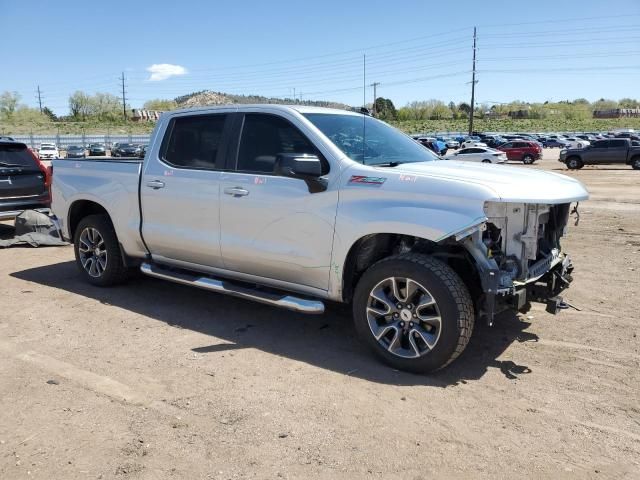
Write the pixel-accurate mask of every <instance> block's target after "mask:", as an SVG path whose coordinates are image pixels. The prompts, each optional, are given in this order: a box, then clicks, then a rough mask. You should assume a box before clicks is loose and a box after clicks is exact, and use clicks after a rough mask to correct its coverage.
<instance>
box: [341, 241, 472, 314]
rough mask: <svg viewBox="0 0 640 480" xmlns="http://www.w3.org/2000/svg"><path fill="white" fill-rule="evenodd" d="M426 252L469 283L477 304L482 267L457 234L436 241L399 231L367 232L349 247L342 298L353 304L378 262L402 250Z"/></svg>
mask: <svg viewBox="0 0 640 480" xmlns="http://www.w3.org/2000/svg"><path fill="white" fill-rule="evenodd" d="M409 252H411V253H422V254H426V255H430V256H433V257H434V258H437V259H438V260H440V261H442V262H443V263H445V264H447V265H449V266H450V267H451V268H452V269H453V270H454V271H455V272H456V273H457V274H458V275H459V276H460V277H461V278H462V280H463V282H464V283H465V285H466V286H467V288H468V290H469V292H470V293H471V296H472V298H473V300H474V303H475V302H477V301H479V299H480V296H481V295H482V287H481V282H480V273H479V269H478V266H477V264H476V262H475V260H474V259H473V257H472V256H471V255H470V254H469V252H468V251H467V249H466V248H465V247H464V246H463V245H462V244H461V243H459V242H457V241H455V238H454V237H448V238H447V239H445V240H443V241H433V240H429V239H426V238H421V237H417V236H413V235H407V234H398V233H373V234H367V235H364V236H362V237H360V238H359V239H358V240H356V241H355V242H354V243H353V244H352V245H351V248H350V249H349V251H348V253H347V256H346V259H345V262H344V266H343V269H342V279H341V280H342V301H344V302H346V303H350V302H351V300H352V297H353V293H354V291H355V287H356V285H357V283H358V281H359V280H360V277H362V275H363V274H364V272H365V271H366V270H367V269H368V268H369V267H370V266H371V265H373V264H374V263H376V262H378V261H380V260H382V259H384V258H387V257H390V256H393V255H397V254H400V253H409Z"/></svg>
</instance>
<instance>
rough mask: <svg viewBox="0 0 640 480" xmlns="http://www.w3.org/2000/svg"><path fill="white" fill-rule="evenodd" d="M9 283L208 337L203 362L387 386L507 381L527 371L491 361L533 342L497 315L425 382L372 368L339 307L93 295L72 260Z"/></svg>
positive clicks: (194, 295) (145, 292)
mask: <svg viewBox="0 0 640 480" xmlns="http://www.w3.org/2000/svg"><path fill="white" fill-rule="evenodd" d="M11 276H12V277H15V278H18V279H21V280H25V281H29V282H34V283H38V284H41V285H45V286H48V287H51V288H58V289H62V290H65V291H67V292H70V293H72V294H76V295H81V296H83V297H88V298H92V299H95V300H98V301H100V302H101V303H103V304H107V305H113V306H116V307H119V308H122V309H126V310H129V311H131V312H135V313H137V314H140V315H144V316H146V317H148V318H150V319H153V320H158V321H161V322H164V323H166V324H167V325H170V326H172V327H175V328H180V329H189V330H193V331H196V332H200V333H203V334H205V335H209V336H211V337H215V341H214V342H212V343H211V344H207V343H206V342H205V343H204V344H199V345H192V346H190V349H191V350H192V351H193V352H196V353H199V354H202V355H216V354H218V353H220V352H225V351H228V350H238V349H243V348H255V349H259V350H262V351H265V352H269V353H271V354H274V355H280V356H283V357H287V358H291V359H294V360H297V361H302V362H305V363H308V364H310V365H315V366H317V367H320V368H326V369H329V370H332V371H335V372H339V373H342V374H344V375H349V376H352V377H356V378H361V379H364V380H368V381H371V382H378V383H384V384H391V385H426V386H433V387H441V388H446V387H452V386H456V385H459V384H464V383H467V382H469V381H473V380H478V379H479V378H481V377H482V376H483V375H484V374H485V373H487V371H488V370H489V369H492V368H495V369H498V370H500V372H502V374H504V376H505V378H506V379H510V380H513V379H516V378H518V377H519V376H520V375H523V374H526V373H529V372H530V369H529V368H528V367H527V366H525V365H518V364H516V363H514V362H513V361H504V360H499V359H498V357H499V356H500V355H501V354H502V353H503V352H504V351H505V350H506V349H507V348H508V347H509V345H511V344H512V343H513V342H529V341H537V336H536V335H535V334H533V333H529V332H527V331H526V329H527V328H528V327H529V326H530V323H527V322H523V321H520V320H519V318H518V317H517V315H515V314H513V313H504V314H502V315H501V316H499V317H498V318H497V319H496V325H495V326H494V327H492V328H489V327H486V326H484V325H477V328H476V330H475V332H474V335H473V338H472V339H471V342H470V344H469V346H468V348H467V349H466V351H465V352H464V353H463V354H462V355H461V356H460V358H458V359H457V360H456V361H455V362H454V363H453V364H451V365H450V366H448V367H447V368H446V369H444V370H443V371H440V372H436V373H435V374H431V375H428V376H426V375H414V374H409V373H405V372H399V371H396V370H393V369H391V368H389V367H386V366H384V365H382V364H380V363H379V362H377V361H376V360H375V359H374V358H373V357H372V356H371V354H370V353H369V352H368V351H367V350H366V349H365V348H364V347H363V346H362V345H361V344H360V343H359V342H358V340H357V338H356V334H355V329H354V327H353V324H352V322H351V318H350V314H349V312H348V311H347V309H345V308H344V307H343V306H340V305H329V306H328V308H327V311H326V313H325V314H324V315H321V316H307V315H302V314H297V313H294V312H290V311H286V310H280V309H277V308H273V307H268V306H265V305H261V304H257V303H254V302H250V301H246V300H240V299H236V298H233V297H226V296H223V295H216V294H213V293H210V292H206V291H203V290H199V289H195V288H191V287H187V286H182V285H177V284H174V283H170V282H165V281H161V280H156V279H153V278H147V277H143V276H136V277H135V278H132V279H131V280H130V281H129V283H128V284H127V285H123V286H118V287H112V288H98V287H94V286H91V285H89V284H87V283H85V282H84V281H83V280H82V279H81V277H80V276H79V274H78V272H77V270H76V266H75V264H74V262H72V261H69V262H63V263H58V264H53V265H47V266H43V267H36V268H31V269H28V270H23V271H20V272H15V273H12V274H11ZM220 340H221V341H220Z"/></svg>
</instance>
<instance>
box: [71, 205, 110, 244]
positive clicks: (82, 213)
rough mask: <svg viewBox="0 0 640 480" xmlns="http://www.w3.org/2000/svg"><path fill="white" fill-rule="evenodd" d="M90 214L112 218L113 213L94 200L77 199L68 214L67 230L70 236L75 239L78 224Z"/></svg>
mask: <svg viewBox="0 0 640 480" xmlns="http://www.w3.org/2000/svg"><path fill="white" fill-rule="evenodd" d="M89 215H106V216H107V217H109V220H111V215H109V212H108V211H107V209H106V208H105V207H103V206H102V205H100V204H99V203H98V202H95V201H93V200H86V199H83V200H76V201H75V202H73V203H72V204H71V205H70V207H69V213H68V214H67V231H68V233H69V238H70V239H71V240H73V237H74V236H75V233H76V229H77V228H78V224H79V223H80V222H81V221H82V219H83V218H86V217H88V216H89Z"/></svg>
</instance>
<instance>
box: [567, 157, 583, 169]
mask: <svg viewBox="0 0 640 480" xmlns="http://www.w3.org/2000/svg"><path fill="white" fill-rule="evenodd" d="M565 163H566V164H567V168H568V169H569V170H580V169H581V168H582V167H584V163H582V160H580V159H579V158H578V157H569V158H567V160H566V162H565Z"/></svg>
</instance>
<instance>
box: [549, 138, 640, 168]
mask: <svg viewBox="0 0 640 480" xmlns="http://www.w3.org/2000/svg"><path fill="white" fill-rule="evenodd" d="M559 161H560V162H562V163H564V164H565V165H566V166H567V167H568V168H569V169H571V170H577V169H580V168H582V167H584V166H585V165H610V164H624V165H631V167H633V169H634V170H640V147H636V146H634V145H633V144H632V143H631V140H630V139H628V138H607V139H604V140H597V141H595V142H593V143H592V144H591V145H589V146H587V147H584V148H569V149H567V150H561V151H560V158H559Z"/></svg>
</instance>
